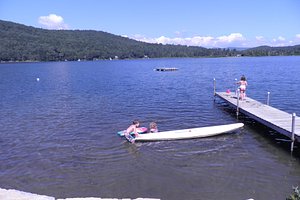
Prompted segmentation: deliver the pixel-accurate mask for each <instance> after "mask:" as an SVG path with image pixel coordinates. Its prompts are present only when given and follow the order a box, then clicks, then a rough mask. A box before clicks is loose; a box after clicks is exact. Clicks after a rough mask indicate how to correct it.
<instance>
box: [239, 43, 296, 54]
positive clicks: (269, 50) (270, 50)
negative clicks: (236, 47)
mask: <svg viewBox="0 0 300 200" xmlns="http://www.w3.org/2000/svg"><path fill="white" fill-rule="evenodd" d="M242 53H243V54H245V55H247V56H286V55H300V45H295V46H287V47H270V46H259V47H255V48H249V49H247V50H244V51H242Z"/></svg>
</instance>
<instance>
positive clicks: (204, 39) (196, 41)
mask: <svg viewBox="0 0 300 200" xmlns="http://www.w3.org/2000/svg"><path fill="white" fill-rule="evenodd" d="M131 38H132V39H135V40H138V41H143V42H147V43H158V44H159V43H161V44H175V45H177V44H179V45H187V46H201V47H206V48H227V47H257V46H262V45H268V46H274V47H276V46H292V45H297V44H299V41H300V34H297V35H296V38H294V39H293V40H291V39H286V38H285V37H283V36H278V37H277V38H274V39H270V38H266V37H264V36H255V37H254V38H253V39H250V38H246V37H244V36H243V35H242V34H241V33H231V34H229V35H222V36H218V37H212V36H194V37H179V36H177V37H174V38H170V37H166V36H160V37H157V38H147V37H145V36H142V35H134V36H133V37H131Z"/></svg>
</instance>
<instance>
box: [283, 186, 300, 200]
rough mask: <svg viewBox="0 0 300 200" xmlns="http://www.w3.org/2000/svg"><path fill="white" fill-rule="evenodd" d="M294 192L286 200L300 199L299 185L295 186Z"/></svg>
mask: <svg viewBox="0 0 300 200" xmlns="http://www.w3.org/2000/svg"><path fill="white" fill-rule="evenodd" d="M293 190H294V192H293V194H291V195H290V196H289V197H288V198H286V200H300V190H299V188H298V186H297V187H293Z"/></svg>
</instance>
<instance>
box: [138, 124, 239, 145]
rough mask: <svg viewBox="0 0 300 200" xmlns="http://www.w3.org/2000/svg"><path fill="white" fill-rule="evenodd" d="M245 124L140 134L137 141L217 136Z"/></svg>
mask: <svg viewBox="0 0 300 200" xmlns="http://www.w3.org/2000/svg"><path fill="white" fill-rule="evenodd" d="M243 126H244V124H243V123H234V124H226V125H218V126H208V127H201V128H191V129H182V130H174V131H164V132H157V133H147V134H140V135H139V136H138V137H136V138H135V141H159V140H180V139H192V138H202V137H210V136H215V135H219V134H223V133H227V132H231V131H234V130H236V129H239V128H241V127H243Z"/></svg>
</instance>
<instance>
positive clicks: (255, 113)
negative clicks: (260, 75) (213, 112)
mask: <svg viewBox="0 0 300 200" xmlns="http://www.w3.org/2000/svg"><path fill="white" fill-rule="evenodd" d="M215 96H217V97H219V98H221V99H223V100H224V101H225V102H227V103H229V104H230V105H231V106H233V107H234V108H236V109H237V114H238V113H239V112H240V113H243V114H245V115H247V116H249V117H251V118H252V119H254V120H255V121H257V122H259V123H261V124H263V125H265V126H267V127H269V128H271V129H273V130H275V131H277V132H278V133H280V134H283V135H285V136H287V137H289V138H290V139H291V141H292V145H291V151H292V150H293V145H294V141H297V142H300V118H299V117H297V116H296V115H295V114H294V117H293V114H289V113H287V112H284V111H282V110H279V109H277V108H274V107H271V106H269V105H266V104H263V103H260V102H258V101H256V100H254V99H251V98H249V97H246V98H245V99H244V100H238V98H237V96H236V94H235V93H227V92H215ZM293 118H294V126H293ZM292 133H294V134H292Z"/></svg>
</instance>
